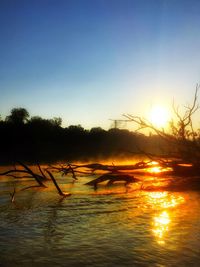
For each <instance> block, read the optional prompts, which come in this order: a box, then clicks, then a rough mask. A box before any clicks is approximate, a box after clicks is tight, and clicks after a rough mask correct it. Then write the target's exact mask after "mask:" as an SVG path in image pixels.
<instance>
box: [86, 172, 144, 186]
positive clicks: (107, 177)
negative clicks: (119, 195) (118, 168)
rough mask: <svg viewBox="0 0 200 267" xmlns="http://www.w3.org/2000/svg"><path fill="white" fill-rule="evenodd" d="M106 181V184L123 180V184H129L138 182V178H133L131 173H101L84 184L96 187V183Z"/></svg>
mask: <svg viewBox="0 0 200 267" xmlns="http://www.w3.org/2000/svg"><path fill="white" fill-rule="evenodd" d="M105 181H107V185H112V184H113V183H115V182H117V181H123V182H125V185H127V184H130V183H136V182H139V181H140V180H139V179H137V178H135V177H134V176H132V175H128V174H111V173H108V174H103V175H101V176H100V177H98V178H96V179H94V180H92V181H90V182H88V183H86V185H91V186H94V188H97V185H98V184H99V183H102V182H105Z"/></svg>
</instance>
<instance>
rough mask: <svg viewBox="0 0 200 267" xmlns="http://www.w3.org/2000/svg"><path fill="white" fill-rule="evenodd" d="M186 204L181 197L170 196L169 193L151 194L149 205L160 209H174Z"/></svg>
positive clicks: (149, 194) (149, 195)
mask: <svg viewBox="0 0 200 267" xmlns="http://www.w3.org/2000/svg"><path fill="white" fill-rule="evenodd" d="M184 202H185V199H184V197H183V196H181V195H174V194H169V193H168V192H149V193H148V203H149V204H150V205H153V206H156V207H158V208H165V209H167V208H173V207H176V206H178V205H180V204H182V203H184Z"/></svg>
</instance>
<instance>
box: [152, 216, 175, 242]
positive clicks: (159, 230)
mask: <svg viewBox="0 0 200 267" xmlns="http://www.w3.org/2000/svg"><path fill="white" fill-rule="evenodd" d="M170 222H171V220H170V216H169V212H167V211H163V212H161V213H160V214H159V215H158V216H156V217H154V222H153V229H152V232H153V233H154V235H155V237H156V238H157V242H158V243H159V244H160V245H163V244H165V241H164V236H165V235H166V233H167V232H168V230H169V224H170Z"/></svg>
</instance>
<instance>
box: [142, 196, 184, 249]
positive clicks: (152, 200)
mask: <svg viewBox="0 0 200 267" xmlns="http://www.w3.org/2000/svg"><path fill="white" fill-rule="evenodd" d="M147 202H148V204H149V205H151V206H152V208H156V209H161V210H162V211H161V212H160V213H159V214H157V215H156V216H155V217H154V218H153V222H152V232H153V235H154V237H155V238H156V242H157V243H158V244H159V245H165V240H167V239H166V238H167V237H166V235H167V234H168V232H169V228H170V224H171V222H172V220H171V218H170V216H171V215H170V214H171V213H172V209H174V208H177V207H178V206H179V205H181V204H182V203H184V202H185V199H184V197H183V196H181V195H179V194H172V193H168V192H149V193H148V198H147ZM172 218H173V217H172Z"/></svg>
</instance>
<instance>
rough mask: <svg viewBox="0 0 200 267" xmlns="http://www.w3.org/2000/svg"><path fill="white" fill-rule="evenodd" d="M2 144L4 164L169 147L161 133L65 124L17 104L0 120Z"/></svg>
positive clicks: (0, 157)
mask: <svg viewBox="0 0 200 267" xmlns="http://www.w3.org/2000/svg"><path fill="white" fill-rule="evenodd" d="M0 148H1V149H0V151H1V152H0V164H6V163H8V164H9V163H13V162H15V161H18V160H20V161H24V162H27V163H33V164H34V163H38V162H40V163H45V162H48V163H49V162H58V161H65V162H69V161H75V160H82V161H88V160H90V159H92V160H95V159H96V160H100V159H107V158H110V157H114V158H120V157H127V156H133V155H134V154H140V153H142V151H146V152H149V153H154V154H155V153H158V154H161V153H165V152H164V150H165V151H166V150H167V149H168V147H167V144H166V143H165V141H163V140H162V138H160V137H159V136H158V135H151V136H145V135H143V134H141V133H137V132H132V131H129V130H125V129H123V130H122V129H115V128H113V129H109V130H104V129H102V128H101V127H95V128H91V129H90V130H86V129H84V128H83V127H82V126H81V125H70V126H68V127H62V119H61V118H57V117H56V118H52V119H44V118H41V117H39V116H34V117H31V116H30V114H29V112H28V111H27V110H26V109H25V108H13V109H12V110H11V112H10V114H9V115H8V116H7V117H6V118H5V119H4V120H3V119H1V120H0ZM163 149H164V150H163Z"/></svg>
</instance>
